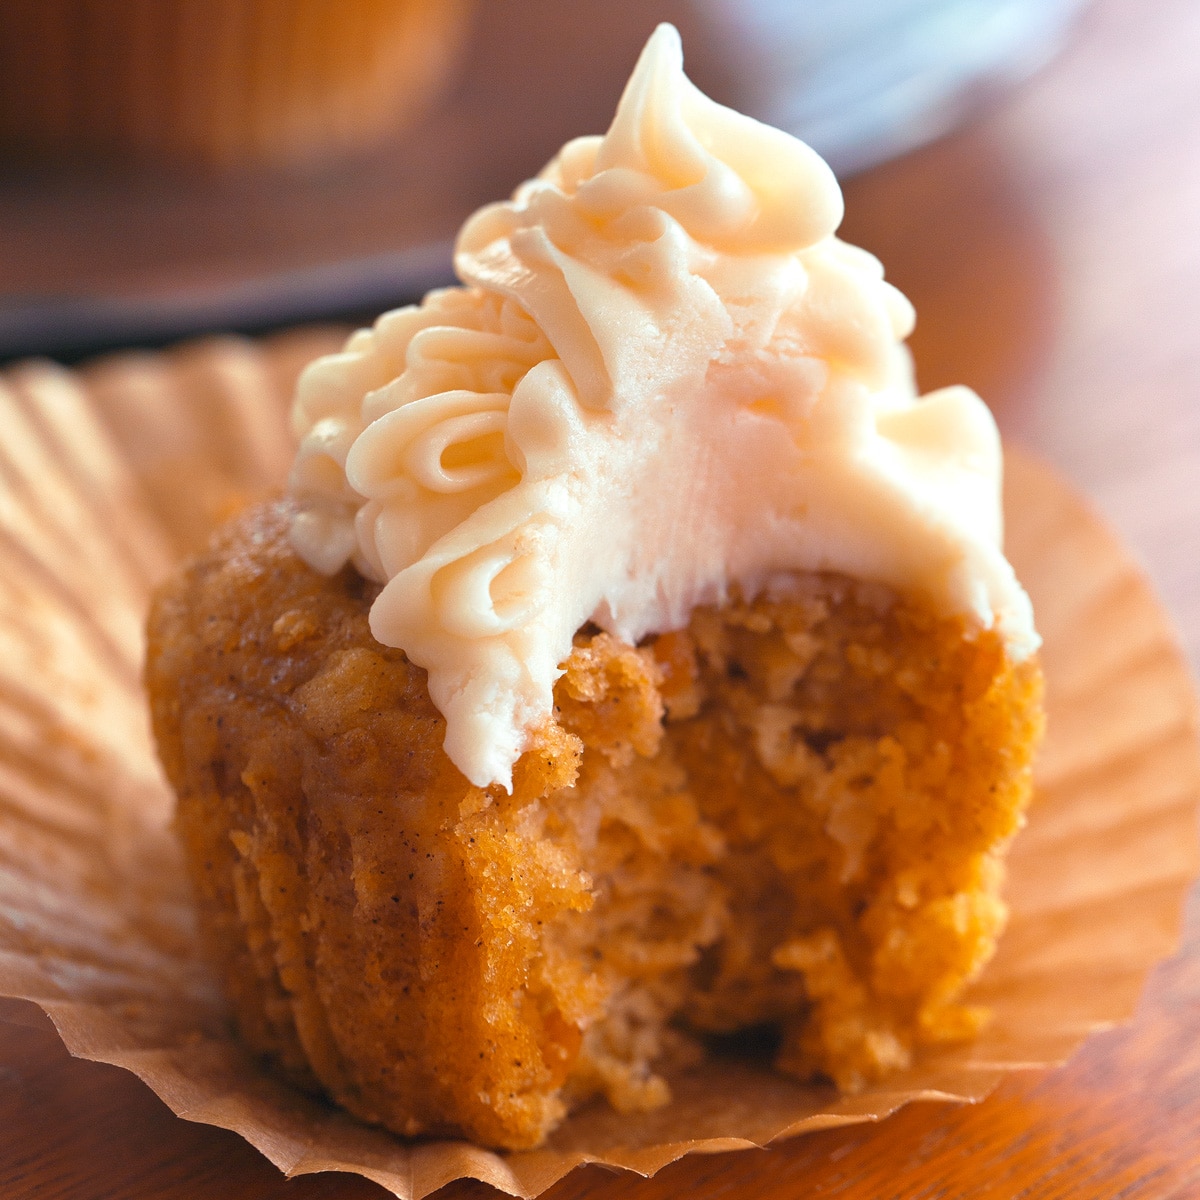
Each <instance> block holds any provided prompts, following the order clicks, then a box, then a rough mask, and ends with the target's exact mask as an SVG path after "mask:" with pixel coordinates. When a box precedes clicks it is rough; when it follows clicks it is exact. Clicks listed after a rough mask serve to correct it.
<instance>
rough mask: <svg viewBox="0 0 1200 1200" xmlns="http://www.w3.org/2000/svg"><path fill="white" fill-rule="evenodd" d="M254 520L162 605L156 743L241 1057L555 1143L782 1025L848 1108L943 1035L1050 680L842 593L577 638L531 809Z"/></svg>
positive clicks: (986, 946) (963, 634)
mask: <svg viewBox="0 0 1200 1200" xmlns="http://www.w3.org/2000/svg"><path fill="white" fill-rule="evenodd" d="M288 519H289V509H288V507H287V505H286V504H282V503H280V504H273V505H268V506H265V507H263V508H261V509H258V510H255V511H253V512H251V513H248V514H247V515H246V516H244V517H243V518H242V519H240V520H239V521H238V522H236V523H235V524H234V525H232V526H231V527H230V528H229V529H227V530H226V531H224V532H223V533H222V534H221V535H220V536H219V537H218V538H217V539H216V541H215V542H214V544H213V546H212V548H211V550H210V552H209V554H208V555H207V556H206V557H204V558H202V559H201V560H199V561H198V562H197V563H195V564H193V565H192V566H191V567H190V568H188V569H187V570H186V571H185V572H183V573H181V574H180V575H179V576H178V577H177V578H176V579H175V580H174V581H173V582H172V583H171V584H170V585H168V587H167V588H166V589H165V590H164V592H163V593H162V594H161V595H160V597H159V599H158V602H157V604H156V608H155V611H154V613H153V615H152V618H151V625H150V659H149V668H148V679H149V685H150V691H151V697H152V704H153V716H154V724H155V732H156V735H157V738H158V743H159V747H160V752H161V754H162V757H163V761H164V764H165V766H166V769H167V772H168V774H169V776H170V778H171V781H172V783H173V784H174V786H175V788H176V790H177V792H178V795H179V825H180V828H181V831H182V834H183V837H184V840H185V843H186V846H187V850H188V854H189V860H190V864H191V868H192V871H193V874H194V877H195V880H196V884H197V889H198V893H199V897H200V902H201V909H202V915H203V920H204V925H205V928H206V935H207V937H208V940H209V943H210V946H211V949H212V952H213V954H214V956H215V958H216V960H217V961H218V963H219V964H220V966H221V970H222V972H223V975H224V979H225V984H226V988H227V991H228V993H229V995H230V997H231V1000H232V1003H233V1007H234V1010H235V1013H236V1016H237V1020H238V1022H239V1024H240V1026H241V1030H242V1033H243V1035H244V1037H245V1039H246V1040H247V1041H248V1042H249V1044H250V1045H251V1046H253V1047H254V1048H256V1049H257V1050H259V1051H261V1052H263V1053H265V1054H267V1055H269V1056H271V1057H272V1058H273V1059H275V1060H276V1061H277V1062H278V1063H279V1064H280V1065H281V1066H282V1067H283V1068H284V1070H285V1071H287V1072H288V1073H289V1074H290V1075H291V1076H292V1077H293V1078H294V1079H296V1080H298V1081H300V1082H301V1083H304V1084H306V1085H308V1086H313V1085H318V1086H319V1087H320V1088H321V1089H323V1090H324V1091H325V1092H327V1093H328V1094H329V1095H330V1096H332V1097H333V1098H334V1099H336V1100H337V1101H338V1102H339V1103H341V1104H343V1105H344V1106H345V1107H347V1108H348V1109H350V1110H351V1111H352V1112H354V1113H356V1114H358V1115H360V1116H362V1117H364V1118H366V1119H368V1120H372V1121H378V1122H381V1123H383V1124H386V1125H388V1126H389V1127H391V1128H393V1129H395V1130H397V1131H400V1132H403V1133H430V1132H435V1133H436V1132H447V1133H464V1134H466V1135H467V1136H470V1137H472V1138H475V1139H477V1140H480V1141H483V1142H487V1143H490V1144H493V1145H499V1146H510V1147H519V1146H530V1145H535V1144H537V1143H538V1142H539V1141H540V1140H541V1139H542V1138H543V1137H544V1135H545V1133H546V1132H547V1130H549V1129H551V1128H552V1127H553V1126H554V1124H555V1123H556V1122H557V1121H558V1120H559V1119H560V1118H561V1117H562V1115H563V1113H564V1112H565V1111H566V1110H567V1108H568V1107H569V1106H571V1105H573V1104H575V1103H577V1102H579V1101H581V1100H583V1099H585V1098H586V1097H588V1096H591V1095H595V1094H597V1093H600V1094H603V1095H604V1096H606V1097H607V1098H608V1100H609V1101H611V1103H612V1104H613V1105H614V1106H615V1107H616V1108H618V1109H625V1110H629V1109H642V1108H648V1107H653V1106H655V1105H657V1104H659V1103H662V1102H663V1101H665V1100H666V1099H667V1098H668V1096H669V1085H668V1083H667V1082H666V1081H665V1078H664V1072H666V1073H668V1074H669V1072H670V1070H671V1069H673V1068H674V1067H678V1066H681V1065H683V1064H685V1063H686V1061H687V1060H688V1059H689V1057H694V1056H695V1055H697V1054H699V1053H702V1052H703V1051H704V1046H705V1042H706V1037H707V1035H709V1034H712V1033H720V1032H727V1031H730V1030H734V1029H741V1028H746V1027H750V1026H758V1025H767V1026H774V1027H776V1028H777V1030H778V1033H779V1035H780V1045H779V1051H778V1059H777V1061H778V1064H779V1065H780V1066H781V1067H782V1068H783V1069H784V1070H786V1071H788V1072H790V1073H792V1074H795V1075H797V1076H800V1077H809V1076H812V1075H814V1074H816V1075H823V1076H826V1077H830V1078H832V1079H833V1080H834V1081H836V1082H837V1083H838V1084H839V1085H840V1086H841V1087H842V1088H844V1089H851V1090H852V1089H854V1088H855V1087H857V1086H859V1085H861V1084H862V1083H863V1082H864V1081H867V1080H870V1079H872V1078H874V1077H877V1076H879V1075H880V1074H882V1073H885V1072H886V1071H888V1070H890V1069H893V1068H896V1067H897V1066H901V1065H903V1064H904V1063H905V1062H906V1061H907V1060H908V1057H909V1055H910V1054H911V1052H912V1050H913V1048H914V1047H915V1046H916V1045H917V1044H919V1043H921V1042H926V1041H939V1040H944V1039H948V1038H950V1039H952V1038H958V1037H961V1036H964V1035H967V1034H969V1033H971V1032H972V1031H973V1030H974V1029H975V1027H976V1025H977V1022H978V1020H979V1015H978V1014H977V1013H976V1012H974V1011H973V1010H971V1009H969V1008H964V1007H962V1006H960V1004H959V1003H958V996H959V993H960V991H961V989H962V986H963V984H964V983H965V982H966V981H967V980H969V979H970V978H971V977H973V976H974V975H975V974H976V973H977V972H978V970H979V969H980V967H981V966H982V965H983V963H985V962H986V960H987V959H988V957H989V956H990V954H991V952H992V950H993V947H994V942H995V938H996V937H997V935H998V933H999V931H1000V928H1001V926H1002V924H1003V920H1004V908H1003V904H1002V903H1001V901H1000V899H999V895H998V892H999V884H1000V877H1001V874H1002V868H1001V865H1000V859H999V855H1000V853H1001V852H1002V850H1003V848H1004V846H1005V844H1006V842H1007V840H1008V839H1009V837H1010V836H1011V835H1012V834H1013V833H1014V832H1015V830H1016V829H1017V827H1018V825H1019V824H1020V821H1021V813H1022V810H1023V808H1024V806H1025V804H1026V802H1027V799H1028V796H1029V788H1030V770H1029V764H1030V757H1031V754H1032V749H1033V746H1034V745H1035V743H1036V740H1037V737H1038V734H1039V731H1040V728H1039V727H1040V703H1039V693H1040V676H1039V673H1038V668H1037V665H1036V660H1033V659H1026V660H1025V661H1023V662H1021V663H1019V664H1014V663H1013V662H1012V661H1011V658H1010V657H1009V656H1008V655H1007V654H1006V651H1005V647H1004V645H1003V642H1002V640H1001V639H1000V637H999V636H998V635H997V634H996V633H995V632H994V631H986V630H985V631H980V632H969V631H968V630H967V628H966V626H965V623H964V621H963V620H962V618H958V617H940V616H937V615H935V614H934V612H933V610H932V609H931V608H930V607H929V606H928V605H926V604H924V603H923V602H922V601H920V600H919V599H917V598H911V597H910V598H902V597H898V596H896V595H895V594H894V593H893V592H891V591H889V590H888V589H886V588H883V587H880V586H878V585H864V584H861V583H857V582H853V581H851V580H849V579H847V578H845V577H842V576H837V575H831V574H802V575H793V576H791V577H790V578H789V579H788V580H786V581H781V582H780V584H779V585H778V586H777V587H776V588H774V589H773V590H771V591H769V592H767V593H765V594H763V595H760V596H758V597H756V598H753V599H752V600H749V601H747V600H741V599H736V598H735V599H734V601H733V602H731V603H729V604H727V605H725V606H723V607H722V608H721V609H720V610H714V609H711V608H701V609H698V610H696V612H695V613H694V614H693V617H692V620H691V623H690V625H689V626H688V628H687V629H686V630H684V631H682V632H678V633H672V634H667V635H663V636H660V637H651V638H649V639H647V641H646V642H645V644H643V645H642V646H639V647H636V648H634V647H630V646H628V645H623V644H621V643H620V642H618V641H617V640H615V639H614V638H613V637H612V636H610V635H608V634H603V633H598V632H596V631H595V630H589V629H587V628H585V629H584V630H581V631H580V633H579V635H578V636H577V638H576V645H575V649H574V651H573V652H572V654H571V656H570V658H569V660H568V661H567V663H566V673H565V675H564V676H563V677H562V679H560V681H559V683H558V685H557V688H556V691H555V700H556V708H555V715H554V719H553V721H552V722H550V723H549V724H547V725H545V726H544V727H543V728H542V729H540V730H539V731H538V734H537V737H536V739H535V742H534V745H533V748H532V749H530V750H529V751H527V752H526V754H525V755H524V756H523V757H522V758H521V760H520V761H519V762H518V764H517V768H516V771H515V774H514V786H513V790H512V792H511V794H509V793H508V792H506V791H505V790H504V789H503V788H501V787H499V786H493V787H491V788H489V789H487V790H481V789H479V788H476V787H473V786H471V785H470V784H469V783H468V782H467V780H466V779H465V778H464V776H463V775H462V774H461V773H460V772H459V771H458V769H457V768H456V767H454V765H453V764H452V763H451V762H450V760H449V759H448V758H447V756H446V754H445V753H444V751H443V749H442V741H443V736H444V732H445V723H444V719H443V717H442V716H441V714H440V713H439V712H438V711H437V709H436V708H435V707H434V705H433V704H432V702H431V701H430V699H429V696H428V691H427V688H426V683H425V672H424V671H423V670H421V669H420V668H417V667H415V666H413V665H412V664H411V663H410V662H409V661H408V659H407V658H406V656H405V654H404V653H403V652H402V651H401V650H398V649H394V648H389V647H385V646H383V645H381V644H379V643H378V642H376V641H375V640H374V638H373V637H372V636H371V633H370V630H369V627H368V612H369V609H370V606H371V603H372V601H373V599H374V596H375V594H376V591H377V585H375V584H371V583H369V582H365V581H364V580H363V579H362V578H361V577H360V576H358V575H357V574H356V573H355V572H354V571H353V570H352V569H346V570H344V571H342V572H341V573H340V574H338V575H336V576H333V577H326V576H323V575H320V574H318V573H316V572H314V571H313V570H311V569H310V568H309V567H307V566H306V565H305V564H304V563H303V562H302V561H301V560H300V559H299V558H298V557H297V556H296V554H295V552H294V551H293V550H292V548H291V546H290V544H289V541H288V537H287V525H288Z"/></svg>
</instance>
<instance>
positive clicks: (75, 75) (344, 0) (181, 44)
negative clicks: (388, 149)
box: [0, 0, 470, 168]
mask: <svg viewBox="0 0 1200 1200" xmlns="http://www.w3.org/2000/svg"><path fill="white" fill-rule="evenodd" d="M469 6H470V0H0V148H2V149H3V151H5V152H6V153H14V152H15V153H19V154H22V155H26V156H33V157H42V158H45V157H63V156H70V157H73V158H92V159H98V158H108V159H112V158H117V159H125V160H129V159H138V160H146V161H171V162H175V163H180V164H186V165H194V166H203V167H215V168H225V167H235V166H241V165H246V164H255V163H266V164H272V165H278V166H285V167H297V166H299V167H312V166H318V165H320V164H321V163H323V162H325V161H327V160H329V159H332V158H337V157H341V156H343V155H347V154H352V153H355V152H360V151H364V150H367V149H369V148H370V147H371V146H372V145H374V144H376V143H378V142H380V141H382V140H383V139H385V138H386V137H387V136H388V135H389V134H392V133H395V132H396V131H397V130H398V129H399V128H401V127H402V126H403V125H405V124H407V123H409V122H410V121H411V120H412V119H414V118H415V117H416V116H418V115H419V114H420V113H421V112H422V111H424V109H425V107H426V105H427V104H428V102H429V101H430V100H431V98H432V97H433V96H434V95H435V94H436V93H437V91H438V89H439V87H440V86H441V85H442V84H443V83H444V82H445V81H446V79H447V78H448V76H449V74H450V71H451V68H452V66H453V64H454V61H455V59H456V57H457V53H458V51H459V49H460V47H461V46H462V43H463V41H464V34H465V32H466V28H467V18H468V9H469Z"/></svg>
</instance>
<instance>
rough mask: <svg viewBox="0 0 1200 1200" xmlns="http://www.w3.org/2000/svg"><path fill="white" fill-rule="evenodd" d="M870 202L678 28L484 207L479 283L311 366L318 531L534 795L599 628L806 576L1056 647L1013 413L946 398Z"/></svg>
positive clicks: (435, 692) (463, 265) (1021, 651)
mask: <svg viewBox="0 0 1200 1200" xmlns="http://www.w3.org/2000/svg"><path fill="white" fill-rule="evenodd" d="M841 216H842V198H841V192H840V190H839V188H838V185H837V182H836V180H835V179H834V177H833V174H832V173H831V171H830V170H829V168H828V167H827V166H826V164H825V163H824V162H823V161H822V160H821V159H820V157H819V156H818V155H817V154H816V153H815V152H814V151H813V150H811V149H810V148H809V147H808V146H806V145H804V144H803V143H802V142H800V141H798V140H796V139H795V138H793V137H790V136H789V135H787V134H785V133H782V132H780V131H779V130H776V129H772V128H770V127H768V126H765V125H762V124H760V123H759V122H757V121H754V120H752V119H751V118H749V117H745V116H742V115H740V114H738V113H736V112H733V111H732V110H730V109H728V108H724V107H723V106H721V105H719V104H717V103H715V102H714V101H712V100H710V99H708V98H707V97H706V96H704V95H703V94H702V93H701V92H700V91H699V90H698V89H697V88H696V87H695V86H694V85H693V84H692V83H691V82H690V81H689V80H688V79H687V77H686V76H685V75H684V73H683V54H682V49H681V46H680V41H679V35H678V33H677V32H676V31H675V29H674V28H673V27H671V26H669V25H662V26H660V27H659V28H658V29H657V30H656V31H655V33H654V34H653V36H652V37H651V38H650V41H649V42H648V44H647V45H646V48H645V50H644V51H643V52H642V55H641V58H640V59H639V61H638V64H637V67H636V69H635V70H634V73H633V76H632V78H631V79H630V81H629V83H628V85H627V86H626V88H625V92H624V94H623V95H622V98H621V101H620V104H619V106H618V109H617V114H616V117H615V118H614V120H613V123H612V126H611V127H610V129H609V130H608V132H607V133H606V134H605V135H604V136H603V137H584V138H579V139H577V140H575V141H572V142H569V143H568V144H567V145H566V146H564V147H563V149H562V150H561V151H560V152H559V154H558V155H557V156H556V157H555V158H554V159H553V160H552V161H551V162H550V164H549V165H548V166H547V167H546V168H545V169H544V170H543V171H542V173H541V174H540V175H539V176H538V177H537V178H536V179H533V180H530V181H529V182H527V183H525V184H522V185H521V187H519V188H518V189H517V191H516V193H515V194H514V195H513V197H512V199H511V200H509V201H506V202H503V203H500V204H494V205H490V206H488V207H486V208H483V209H481V210H480V211H479V212H477V213H476V214H475V215H474V216H472V217H471V218H470V219H468V221H467V222H466V224H465V225H464V227H463V229H462V232H461V234H460V235H459V239H458V245H457V248H456V254H455V266H456V269H457V272H458V274H459V276H460V278H461V279H462V280H463V282H464V284H465V286H464V287H461V288H450V289H446V290H443V291H438V292H433V293H431V294H430V295H429V296H427V297H426V299H425V300H424V302H423V303H422V304H421V305H419V306H415V307H410V308H405V309H400V310H398V311H396V312H392V313H388V314H386V315H385V316H383V317H381V318H380V320H379V321H378V322H377V323H376V325H375V326H374V328H373V329H370V330H360V331H359V332H358V333H356V334H354V335H353V336H352V337H351V338H350V340H349V342H348V343H347V345H346V347H345V349H344V351H343V352H342V353H341V354H337V355H333V356H330V357H327V358H324V359H321V360H319V361H318V362H316V363H314V364H313V365H312V366H310V367H309V368H308V369H307V371H306V372H305V373H304V375H303V376H302V378H301V380H300V384H299V386H298V390H297V397H296V403H295V409H294V414H293V419H294V426H295V431H296V433H297V435H298V436H299V438H300V451H299V454H298V456H297V459H296V462H295V466H294V468H293V471H292V475H291V480H290V488H291V491H292V493H293V495H294V496H295V497H296V499H297V501H298V510H297V514H296V516H295V518H294V520H293V524H292V541H293V544H294V546H295V548H296V550H297V552H298V553H299V554H300V555H301V556H302V557H303V558H304V559H305V560H306V561H307V562H309V563H310V564H311V565H312V566H313V567H314V568H316V569H317V570H319V571H323V572H326V573H332V572H334V571H337V570H338V569H340V568H341V567H342V566H344V565H345V564H346V563H347V562H348V561H351V560H352V561H353V562H354V564H355V566H356V567H357V568H358V570H359V571H361V572H362V573H364V574H365V575H367V576H369V577H371V578H372V579H375V580H377V581H378V582H379V583H381V584H382V585H383V587H382V590H381V591H380V593H379V595H378V598H377V599H376V600H375V603H374V606H373V608H372V610H371V630H372V633H373V634H374V636H375V637H376V638H377V639H378V640H379V641H380V642H383V643H385V644H387V645H391V646H398V647H400V648H402V649H403V650H404V651H405V653H406V654H407V655H408V657H409V658H410V659H411V660H412V661H413V662H415V663H416V664H418V665H419V666H422V667H424V668H425V669H426V671H427V672H428V681H429V693H430V696H431V697H432V699H433V702H434V704H436V705H437V707H438V709H439V710H440V711H441V712H442V714H443V715H444V716H445V718H446V740H445V748H446V752H447V753H448V755H449V756H450V758H451V760H452V761H453V762H454V763H455V765H456V766H457V767H458V768H459V769H460V770H461V771H462V772H463V774H464V775H465V776H466V777H467V778H468V779H469V780H470V781H471V783H473V784H475V785H476V786H479V787H487V786H490V785H492V784H499V785H502V786H504V787H506V788H509V787H511V781H512V768H513V764H514V763H515V761H516V760H517V758H518V757H519V756H520V754H521V753H522V751H523V750H524V749H525V747H526V745H527V743H528V739H529V734H530V731H531V730H533V729H535V728H537V727H538V726H539V725H541V724H543V723H544V722H545V721H547V720H548V719H549V718H550V716H551V713H552V710H553V687H554V683H555V680H556V679H557V678H558V677H559V675H560V674H561V667H560V664H562V662H563V661H564V660H565V659H566V657H567V655H568V654H569V653H570V650H571V645H572V638H573V636H574V634H575V633H576V631H577V630H578V629H579V628H580V627H581V626H582V625H584V624H585V623H586V622H588V621H593V622H595V624H597V625H598V626H600V627H601V628H603V629H605V630H608V631H609V632H611V633H613V634H615V635H616V636H618V637H620V638H622V639H624V640H625V641H627V642H630V643H637V642H638V641H639V640H640V639H642V638H643V637H645V636H646V635H647V634H649V633H652V632H665V631H668V630H672V629H678V628H680V627H682V626H684V625H686V624H687V621H688V619H689V615H690V613H691V611H692V609H693V608H694V607H695V606H696V605H699V604H708V603H719V602H720V601H721V600H722V599H723V598H724V597H725V596H726V595H727V594H728V592H729V590H730V588H731V587H733V586H734V585H736V586H738V587H739V588H740V589H741V591H742V592H743V593H744V594H746V595H753V594H755V593H757V592H759V591H760V590H761V589H763V588H764V587H768V586H770V585H771V584H772V582H773V581H774V580H775V579H777V578H778V577H780V576H782V575H786V574H787V573H789V572H794V571H798V570H804V571H818V570H825V571H838V572H842V573H844V574H847V575H850V576H854V577H857V578H863V579H867V580H872V581H877V582H881V583H885V584H889V585H891V586H893V587H895V588H896V589H898V590H901V591H904V592H907V593H910V594H917V595H920V596H923V597H925V598H927V600H928V602H929V603H930V604H931V605H932V606H933V607H934V608H935V609H936V610H937V611H938V612H940V613H944V614H957V615H961V616H963V617H965V618H966V619H967V621H968V622H969V623H970V625H971V627H973V628H977V629H987V628H995V629H997V630H998V631H999V633H1000V634H1001V636H1002V637H1003V638H1004V641H1005V643H1006V645H1007V648H1008V652H1009V654H1010V655H1011V656H1012V657H1013V658H1014V659H1017V660H1019V659H1022V658H1024V657H1026V656H1027V655H1029V654H1031V653H1032V652H1033V651H1034V650H1036V648H1037V646H1038V644H1039V642H1038V637H1037V634H1036V633H1035V631H1034V626H1033V617H1032V611H1031V608H1030V604H1029V601H1028V598H1027V597H1026V595H1025V593H1024V591H1023V590H1022V589H1021V587H1020V585H1019V583H1018V582H1017V580H1016V577H1015V575H1014V574H1013V571H1012V568H1011V566H1010V565H1009V564H1008V562H1007V560H1006V559H1005V557H1004V555H1003V552H1002V550H1001V511H1000V475H1001V453H1000V440H999V435H998V433H997V430H996V426H995V423H994V421H993V420H992V417H991V415H990V413H989V412H988V409H987V407H986V406H985V405H984V404H983V402H982V401H981V400H980V399H979V397H978V396H976V395H975V394H974V393H973V392H971V391H970V390H968V389H966V388H962V387H951V388H945V389H942V390H940V391H937V392H933V393H931V394H929V395H926V396H924V397H918V395H917V392H916V389H915V385H914V381H913V377H912V370H911V365H910V359H909V356H908V353H907V350H906V348H905V347H904V345H903V342H904V339H905V338H906V337H907V336H908V334H909V332H910V331H911V329H912V324H913V311H912V308H911V306H910V305H909V303H908V301H907V300H906V299H905V298H904V297H903V296H902V295H901V294H900V293H899V292H898V291H897V290H896V289H895V288H893V287H892V286H891V285H890V284H888V283H886V282H885V281H884V278H883V271H882V268H881V267H880V264H879V263H878V261H877V260H876V259H875V258H873V257H872V256H871V255H869V254H867V253H866V252H865V251H863V250H860V249H857V248H855V247H853V246H850V245H848V244H846V243H845V242H842V241H840V240H839V239H838V238H836V237H835V236H834V231H835V230H836V228H837V226H838V224H839V223H840V221H841Z"/></svg>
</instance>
